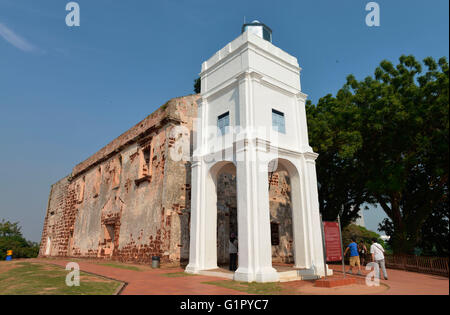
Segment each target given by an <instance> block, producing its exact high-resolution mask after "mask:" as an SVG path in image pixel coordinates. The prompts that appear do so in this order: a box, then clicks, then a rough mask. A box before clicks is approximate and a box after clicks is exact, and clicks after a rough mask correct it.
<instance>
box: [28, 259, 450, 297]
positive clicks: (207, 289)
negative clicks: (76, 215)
mask: <svg viewBox="0 0 450 315" xmlns="http://www.w3.org/2000/svg"><path fill="white" fill-rule="evenodd" d="M36 261H41V262H45V263H53V264H57V265H60V266H63V267H65V266H66V264H67V263H68V262H69V261H70V260H67V259H61V260H45V259H44V260H43V259H38V260H36ZM77 263H78V264H79V265H80V269H81V270H82V271H86V272H90V273H94V274H98V275H101V276H104V277H108V278H112V279H116V280H119V281H123V282H126V283H128V285H127V286H126V287H125V289H124V290H123V291H122V293H121V294H125V295H126V294H129V295H130V294H131V295H133V294H134V295H136V294H148V295H155V294H156V295H157V294H163V295H240V294H245V293H243V292H240V291H236V290H232V289H227V288H222V287H218V286H214V285H209V284H204V283H203V282H207V281H215V280H224V279H223V278H218V277H210V276H201V275H196V276H184V277H167V276H164V275H163V274H165V273H171V272H183V269H181V268H161V269H150V268H148V267H141V268H142V271H134V270H126V269H121V268H116V267H110V266H104V265H100V264H96V263H95V262H89V261H77ZM330 268H332V269H333V270H334V272H335V277H340V276H342V266H340V265H330ZM346 270H348V266H346ZM362 270H363V273H364V274H367V273H368V271H365V270H364V267H363V268H362ZM387 272H388V276H389V280H388V281H385V280H382V281H381V282H382V283H384V284H386V285H388V286H389V290H387V291H384V292H383V293H381V294H388V295H449V278H445V277H439V276H433V275H427V274H420V273H415V272H406V271H402V270H393V269H388V271H387ZM354 277H356V278H358V281H357V283H359V284H364V283H365V278H364V276H354ZM300 282H303V281H300ZM306 282H307V285H310V286H312V283H309V282H308V281H306ZM306 282H305V283H306ZM296 286H297V285H296ZM360 288H361V287H360V286H359V289H358V290H360ZM349 289H350V287H347V288H346V289H345V290H346V292H347V291H348V293H347V294H352V293H351V289H350V290H349ZM355 289H356V288H355ZM329 293H330V294H333V293H332V292H331V291H330V292H329ZM306 294H307V292H306ZM324 294H328V292H327V293H324ZM355 294H357V292H355Z"/></svg>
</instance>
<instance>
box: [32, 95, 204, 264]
mask: <svg viewBox="0 0 450 315" xmlns="http://www.w3.org/2000/svg"><path fill="white" fill-rule="evenodd" d="M197 99H198V96H195V95H193V96H188V97H183V98H177V99H173V100H171V101H169V102H168V103H166V104H165V105H163V106H162V107H161V108H159V109H158V110H157V111H156V112H155V113H153V114H152V115H150V116H149V117H147V118H146V119H145V120H144V121H142V122H140V123H139V124H137V125H136V126H135V127H133V128H132V129H130V130H129V131H128V132H126V133H124V134H123V135H121V136H120V137H119V138H118V139H119V140H118V139H116V140H114V141H112V142H111V143H110V144H108V145H107V146H106V147H105V148H103V149H102V150H100V151H99V152H97V153H96V154H94V155H93V156H92V157H90V158H89V159H87V160H86V161H84V162H82V163H80V164H78V165H77V166H76V167H75V168H74V170H73V172H72V176H71V177H69V178H66V179H65V181H64V182H63V184H55V187H53V188H52V190H51V193H50V202H49V209H53V208H55V207H56V206H55V205H53V204H54V203H55V201H52V200H55V198H56V199H58V200H60V202H62V204H63V205H62V206H59V208H58V209H60V212H61V213H62V214H63V213H65V211H66V210H67V209H68V208H69V205H70V209H72V210H70V213H71V217H73V220H72V221H71V224H70V227H68V226H67V224H65V225H62V226H61V227H60V229H61V230H62V231H63V234H64V235H66V234H67V235H69V238H67V237H64V238H63V239H62V240H61V244H62V245H61V246H62V247H61V250H60V251H58V252H55V251H52V252H51V255H52V256H77V257H91V258H106V259H110V258H112V259H116V260H120V261H134V262H143V263H147V262H150V261H151V256H153V255H158V256H161V257H162V260H163V261H180V258H181V256H183V257H184V258H185V259H187V257H188V254H189V235H188V234H189V233H188V231H189V205H190V197H189V195H190V185H189V184H188V183H187V179H188V180H189V182H190V166H189V165H188V162H187V161H183V160H181V161H172V160H171V159H169V158H168V155H169V153H170V149H171V148H172V147H173V146H174V142H175V140H176V132H175V134H174V130H178V129H176V128H175V127H177V126H180V125H183V126H185V127H186V128H185V130H187V132H186V133H187V136H188V138H189V135H190V131H191V130H192V118H193V117H196V111H197V104H196V100H197ZM185 136H186V135H185ZM188 142H189V139H188ZM143 148H151V163H150V165H151V167H150V170H149V169H148V168H147V169H146V171H147V172H149V174H151V176H143V174H141V173H142V167H143V165H142V150H143ZM188 155H189V154H188ZM140 179H143V180H140ZM60 186H61V188H60ZM57 188H58V189H57ZM70 200H72V201H70ZM66 204H67V206H64V205H66ZM49 213H50V212H49ZM67 214H69V212H67ZM75 218H76V220H75ZM53 221H54V220H53ZM53 221H52V222H53ZM48 223H49V220H48V219H46V220H45V223H44V233H43V237H42V239H43V242H42V248H43V249H41V256H42V255H44V253H45V252H44V250H45V239H46V236H47V234H48V231H50V232H51V231H53V230H52V229H54V227H53V226H54V225H51V226H52V227H51V228H50V229H49V228H48V225H49V224H48ZM72 234H73V237H70V235H72ZM110 234H113V239H112V240H111V239H110V238H111V237H110Z"/></svg>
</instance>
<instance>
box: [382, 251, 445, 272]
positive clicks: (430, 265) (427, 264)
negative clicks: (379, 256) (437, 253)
mask: <svg viewBox="0 0 450 315" xmlns="http://www.w3.org/2000/svg"><path fill="white" fill-rule="evenodd" d="M385 261H386V267H387V268H392V269H401V270H407V271H415V272H421V273H429V274H434V275H440V276H444V277H448V276H449V269H448V257H425V256H412V255H387V256H386V257H385Z"/></svg>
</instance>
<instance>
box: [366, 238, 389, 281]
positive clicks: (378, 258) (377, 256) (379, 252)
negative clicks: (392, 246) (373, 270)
mask: <svg viewBox="0 0 450 315" xmlns="http://www.w3.org/2000/svg"><path fill="white" fill-rule="evenodd" d="M370 253H371V254H372V261H374V262H375V263H377V264H378V266H379V267H380V268H381V270H382V271H383V276H384V280H387V279H388V276H387V271H386V264H385V261H384V248H383V246H381V245H380V244H378V243H377V239H376V238H374V239H372V246H370ZM377 277H378V278H379V279H381V277H380V270H379V269H378V270H377Z"/></svg>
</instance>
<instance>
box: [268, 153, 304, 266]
mask: <svg viewBox="0 0 450 315" xmlns="http://www.w3.org/2000/svg"><path fill="white" fill-rule="evenodd" d="M268 179H269V204H270V223H271V224H270V228H271V244H272V263H273V264H274V266H275V265H279V264H288V265H294V266H295V267H297V268H303V266H305V261H306V256H305V253H306V244H305V243H304V237H303V236H302V235H303V234H304V231H302V226H303V224H302V220H303V219H304V216H303V212H302V208H301V203H300V199H301V197H300V177H299V172H298V171H297V168H296V166H295V165H294V164H293V163H292V162H290V161H288V160H286V159H281V158H279V159H275V160H273V161H271V162H270V163H269V169H268Z"/></svg>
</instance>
